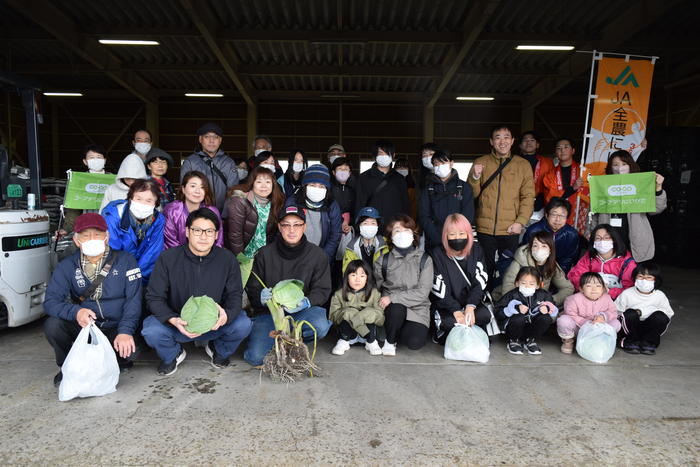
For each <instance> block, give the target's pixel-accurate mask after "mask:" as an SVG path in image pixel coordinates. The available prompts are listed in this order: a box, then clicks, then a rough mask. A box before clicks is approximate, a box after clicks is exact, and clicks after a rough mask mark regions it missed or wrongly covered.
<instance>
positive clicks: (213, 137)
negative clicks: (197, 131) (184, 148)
mask: <svg viewBox="0 0 700 467" xmlns="http://www.w3.org/2000/svg"><path fill="white" fill-rule="evenodd" d="M202 138H204V139H209V140H218V139H221V136H219V135H203V136H202Z"/></svg>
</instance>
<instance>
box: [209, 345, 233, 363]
mask: <svg viewBox="0 0 700 467" xmlns="http://www.w3.org/2000/svg"><path fill="white" fill-rule="evenodd" d="M204 351H205V352H206V353H207V355H209V358H211V366H213V367H214V368H226V367H227V366H228V365H229V363H231V360H229V359H228V357H226V358H224V357H222V356H221V355H219V354H218V353H216V350H215V349H214V346H213V345H212V343H211V341H209V342H207V345H206V347H204Z"/></svg>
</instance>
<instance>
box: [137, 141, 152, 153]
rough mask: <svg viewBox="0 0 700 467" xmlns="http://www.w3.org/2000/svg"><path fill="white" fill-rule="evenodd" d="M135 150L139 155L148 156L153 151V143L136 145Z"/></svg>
mask: <svg viewBox="0 0 700 467" xmlns="http://www.w3.org/2000/svg"><path fill="white" fill-rule="evenodd" d="M134 149H136V152H138V153H139V154H143V155H146V154H148V152H149V151H150V150H151V143H136V144H134Z"/></svg>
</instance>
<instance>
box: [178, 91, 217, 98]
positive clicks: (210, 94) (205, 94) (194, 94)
mask: <svg viewBox="0 0 700 467" xmlns="http://www.w3.org/2000/svg"><path fill="white" fill-rule="evenodd" d="M185 96H187V97H224V95H223V94H220V93H216V92H186V93H185Z"/></svg>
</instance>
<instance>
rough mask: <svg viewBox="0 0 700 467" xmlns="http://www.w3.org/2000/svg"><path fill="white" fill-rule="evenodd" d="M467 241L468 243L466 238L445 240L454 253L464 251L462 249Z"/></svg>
mask: <svg viewBox="0 0 700 467" xmlns="http://www.w3.org/2000/svg"><path fill="white" fill-rule="evenodd" d="M468 241H469V239H468V238H453V239H451V240H447V244H448V245H449V246H450V248H452V249H453V250H454V251H462V250H464V247H466V246H467V242H468Z"/></svg>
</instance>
